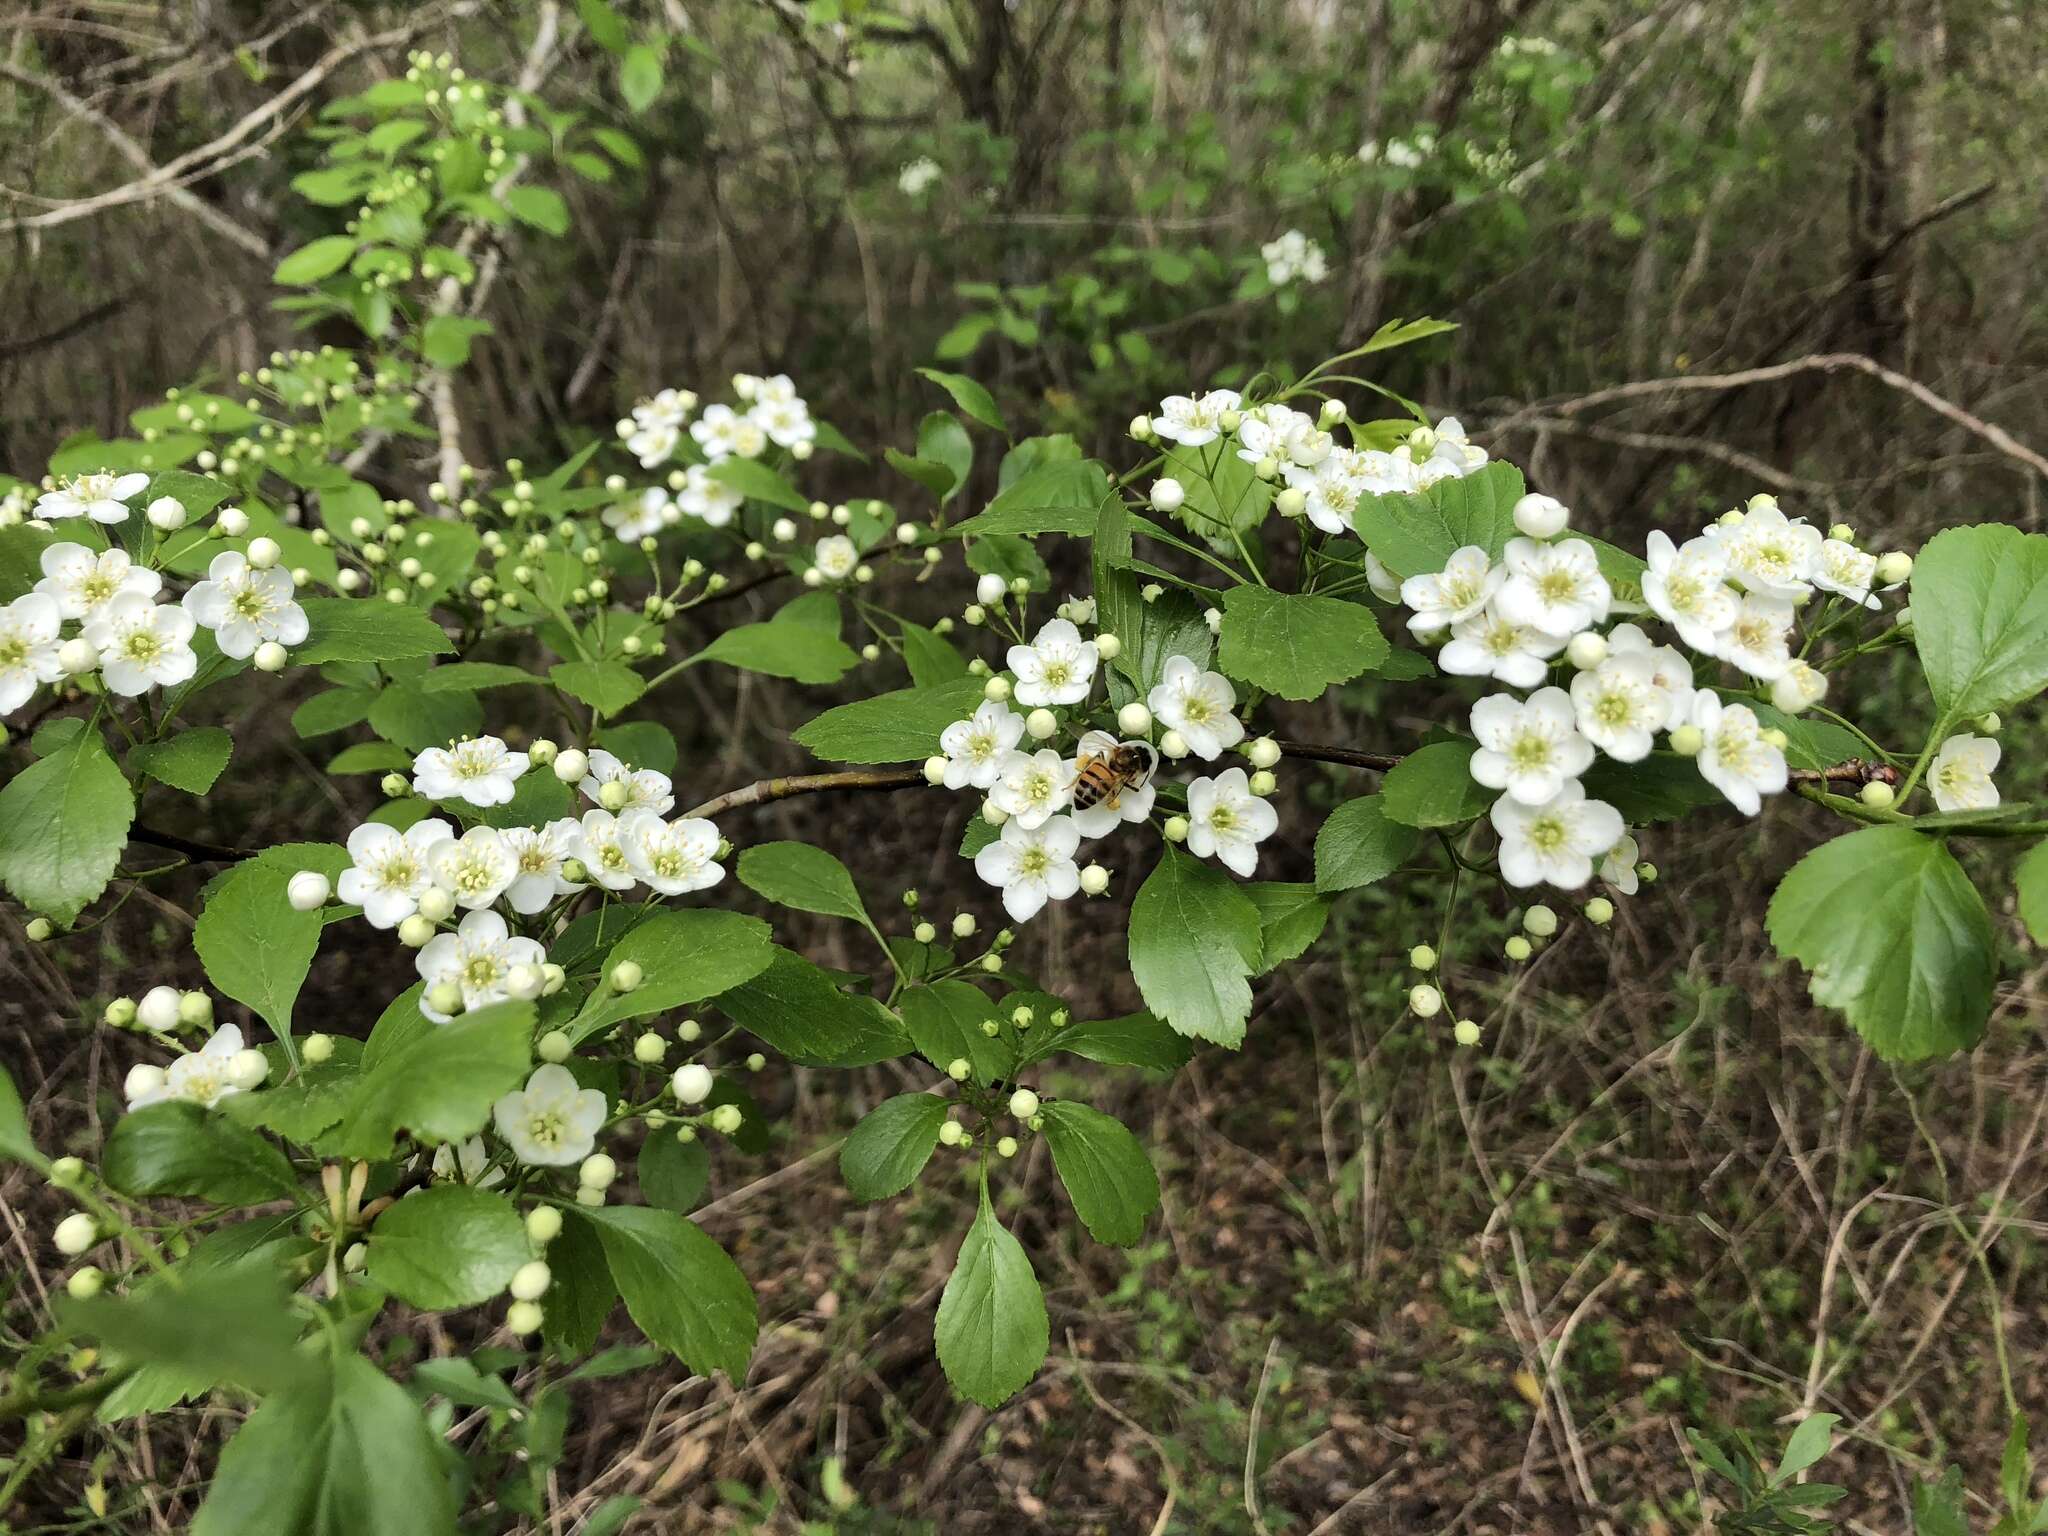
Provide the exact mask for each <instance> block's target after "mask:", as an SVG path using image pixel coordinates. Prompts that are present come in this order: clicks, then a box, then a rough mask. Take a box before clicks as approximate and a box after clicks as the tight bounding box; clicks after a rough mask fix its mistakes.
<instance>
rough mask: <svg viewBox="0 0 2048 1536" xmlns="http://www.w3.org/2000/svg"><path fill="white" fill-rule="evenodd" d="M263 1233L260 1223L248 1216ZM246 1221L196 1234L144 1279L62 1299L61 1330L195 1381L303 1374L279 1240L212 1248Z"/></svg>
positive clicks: (260, 1383) (265, 1384) (126, 1359)
mask: <svg viewBox="0 0 2048 1536" xmlns="http://www.w3.org/2000/svg"><path fill="white" fill-rule="evenodd" d="M245 1227H246V1228H253V1229H255V1232H256V1234H258V1235H259V1236H260V1235H263V1234H267V1233H269V1232H272V1231H274V1230H275V1229H274V1227H271V1226H269V1225H267V1224H266V1223H265V1222H263V1221H261V1220H259V1221H253V1222H248V1223H246V1224H245ZM242 1230H243V1229H242V1228H228V1229H227V1230H226V1231H225V1232H223V1233H219V1234H216V1235H215V1236H213V1237H210V1238H207V1239H204V1240H202V1241H201V1242H200V1243H199V1244H197V1245H195V1246H194V1248H193V1251H192V1252H191V1253H190V1254H189V1255H187V1256H186V1258H185V1259H183V1260H182V1261H181V1262H179V1263H178V1264H176V1265H174V1266H173V1267H172V1268H171V1269H170V1270H169V1271H168V1272H166V1273H164V1274H161V1275H156V1276H152V1277H150V1278H147V1279H144V1280H142V1281H140V1282H139V1283H138V1284H136V1285H135V1286H134V1287H133V1288H132V1289H130V1290H129V1291H128V1292H127V1294H126V1295H123V1296H118V1297H116V1296H111V1295H107V1296H100V1297H97V1298H95V1299H93V1300H92V1301H89V1302H73V1303H69V1304H63V1303H60V1306H62V1311H61V1313H60V1320H61V1322H62V1324H63V1326H64V1331H65V1333H66V1334H67V1335H70V1336H72V1337H76V1336H78V1335H80V1334H85V1335H88V1336H90V1337H93V1338H96V1339H98V1340H99V1341H100V1343H101V1344H102V1345H103V1346H105V1348H106V1350H107V1352H108V1353H109V1354H111V1355H112V1356H114V1357H116V1358H117V1359H118V1360H120V1361H121V1362H123V1363H125V1364H131V1365H141V1366H144V1367H163V1368H164V1369H165V1373H166V1374H170V1373H175V1374H176V1375H177V1376H178V1377H179V1378H181V1379H182V1380H183V1381H185V1382H190V1383H194V1385H193V1387H192V1388H191V1390H197V1391H204V1390H205V1389H206V1388H208V1387H211V1386H214V1385H216V1384H218V1383H231V1384H233V1385H235V1386H238V1387H245V1388H248V1389H251V1390H254V1391H269V1390H271V1389H272V1388H275V1387H279V1386H283V1385H286V1384H288V1383H291V1382H293V1381H296V1380H299V1379H302V1378H303V1377H304V1376H305V1375H306V1373H307V1370H308V1363H307V1361H306V1358H305V1357H304V1356H303V1355H301V1354H300V1353H299V1352H298V1350H297V1349H296V1348H294V1346H295V1345H296V1344H297V1342H298V1337H299V1332H300V1323H299V1320H298V1319H297V1318H295V1317H294V1316H293V1315H292V1313H291V1312H290V1311H289V1310H288V1302H287V1299H286V1298H287V1297H288V1295H289V1293H290V1286H289V1284H288V1282H287V1280H286V1277H285V1272H284V1269H283V1266H282V1265H280V1264H279V1263H278V1262H276V1257H277V1250H276V1249H275V1248H268V1247H259V1248H257V1249H255V1250H253V1251H252V1250H246V1249H241V1250H236V1251H233V1252H232V1253H231V1254H230V1256H228V1257H224V1258H221V1259H218V1260H216V1259H214V1258H212V1257H211V1256H210V1253H209V1249H210V1248H213V1247H215V1245H218V1244H219V1241H220V1238H221V1237H225V1236H228V1235H229V1234H230V1233H233V1234H237V1235H239V1233H240V1232H241V1231H242Z"/></svg>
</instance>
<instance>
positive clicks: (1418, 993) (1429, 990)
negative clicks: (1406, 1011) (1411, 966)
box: [1408, 981, 1444, 1019]
mask: <svg viewBox="0 0 2048 1536" xmlns="http://www.w3.org/2000/svg"><path fill="white" fill-rule="evenodd" d="M1408 1006H1409V1008H1411V1009H1412V1010H1414V1013H1415V1016H1416V1017H1417V1018H1418V1019H1433V1018H1435V1017H1436V1016H1437V1014H1438V1013H1439V1012H1441V1011H1442V1009H1443V1006H1444V995H1443V993H1441V992H1439V991H1437V989H1436V988H1435V987H1432V986H1431V985H1430V984H1429V983H1428V982H1426V981H1425V982H1417V983H1416V984H1415V985H1414V986H1412V987H1410V988H1409V989H1408Z"/></svg>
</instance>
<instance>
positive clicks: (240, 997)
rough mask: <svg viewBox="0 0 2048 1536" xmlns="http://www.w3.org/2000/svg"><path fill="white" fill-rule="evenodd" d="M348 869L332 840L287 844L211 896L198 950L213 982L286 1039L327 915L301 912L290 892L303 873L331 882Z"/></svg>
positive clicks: (231, 876) (236, 872)
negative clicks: (287, 889)
mask: <svg viewBox="0 0 2048 1536" xmlns="http://www.w3.org/2000/svg"><path fill="white" fill-rule="evenodd" d="M348 867H349V858H348V854H347V852H346V851H345V850H343V849H341V848H337V847H335V846H334V845H333V844H331V843H284V844H280V845H279V846H278V847H275V848H267V849H265V850H264V851H263V852H262V853H261V854H260V855H258V856H257V857H256V858H253V859H250V860H247V861H246V862H244V863H242V864H239V865H237V866H236V867H235V868H234V869H233V870H231V871H229V872H228V873H227V874H226V875H224V876H222V877H221V878H220V880H218V881H217V882H216V883H215V884H214V885H212V886H211V887H210V888H209V889H208V892H207V896H206V904H205V906H203V907H201V908H200V911H199V921H198V923H197V924H196V926H195V927H194V928H193V931H192V947H193V949H194V950H196V951H197V952H198V955H199V963H200V964H201V965H203V966H205V967H206V979H207V980H208V981H210V982H212V983H213V985H214V986H215V988H217V989H218V990H219V991H221V992H223V993H225V994H226V995H227V996H229V997H232V998H233V999H234V1000H235V1001H236V1002H238V1003H246V1004H247V1005H248V1006H249V1007H250V1008H252V1009H254V1010H255V1012H256V1013H257V1014H258V1015H259V1016H261V1017H262V1018H263V1020H264V1021H265V1022H266V1023H268V1024H269V1025H270V1028H271V1031H272V1033H274V1034H275V1035H276V1036H277V1037H278V1038H279V1039H284V1038H285V1037H286V1036H288V1035H290V1034H291V1032H292V1006H293V1004H294V1003H296V1002H297V1001H298V996H299V988H300V987H302V986H303V985H305V981H306V973H307V971H309V970H310V969H311V968H312V965H313V955H314V952H315V951H316V950H318V949H319V947H320V933H321V928H322V925H323V920H322V917H321V914H320V913H319V912H317V911H315V912H299V911H295V910H294V909H293V907H292V905H291V903H290V902H289V901H288V900H287V899H286V897H285V887H286V886H287V885H289V884H290V883H291V878H292V876H293V875H295V874H297V873H298V872H299V871H300V870H302V869H311V870H317V871H319V872H320V873H321V874H324V875H326V876H327V877H328V879H330V880H333V879H336V878H338V877H339V876H340V874H341V872H342V871H343V870H344V869H347V868H348Z"/></svg>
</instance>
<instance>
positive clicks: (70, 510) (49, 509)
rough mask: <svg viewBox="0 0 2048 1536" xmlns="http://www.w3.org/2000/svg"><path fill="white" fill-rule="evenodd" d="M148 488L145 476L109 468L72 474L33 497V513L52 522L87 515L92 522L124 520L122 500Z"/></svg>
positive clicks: (125, 515)
mask: <svg viewBox="0 0 2048 1536" xmlns="http://www.w3.org/2000/svg"><path fill="white" fill-rule="evenodd" d="M148 489H149V476H147V475H117V474H115V473H114V472H113V471H111V470H102V471H100V472H99V473H98V474H94V475H74V476H72V477H71V478H70V479H69V480H62V481H59V482H58V485H57V489H55V490H54V491H45V492H43V494H42V495H40V496H38V497H37V498H36V516H37V517H42V518H48V519H50V520H51V521H52V522H54V521H56V520H58V519H60V518H66V517H89V518H91V519H92V520H93V521H94V522H96V523H125V522H127V521H128V508H127V506H126V505H125V503H126V502H128V501H129V500H130V499H131V498H133V497H136V496H140V495H141V494H142V493H143V492H144V491H146V490H148Z"/></svg>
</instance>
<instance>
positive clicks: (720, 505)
mask: <svg viewBox="0 0 2048 1536" xmlns="http://www.w3.org/2000/svg"><path fill="white" fill-rule="evenodd" d="M732 390H733V395H734V397H735V399H736V400H737V401H738V406H737V408H736V407H735V406H733V405H728V404H724V403H714V404H712V405H707V406H705V407H704V410H703V412H702V413H701V414H699V415H697V417H696V420H694V421H692V420H691V419H690V418H691V416H692V414H693V413H695V412H696V411H697V407H698V405H699V404H700V403H701V402H700V400H699V397H698V395H697V393H696V391H694V390H688V389H664V390H661V391H660V392H658V393H656V394H654V395H652V396H650V397H648V398H647V399H645V400H642V401H641V402H640V403H639V404H638V405H636V406H634V407H633V411H632V414H631V415H630V416H628V417H626V418H625V419H623V420H621V421H620V422H619V423H618V427H617V432H618V436H619V439H620V441H621V442H623V443H624V444H625V447H626V451H627V452H628V453H630V454H632V455H633V456H634V457H635V458H636V459H638V460H639V461H640V464H641V467H642V468H644V469H658V468H659V467H660V466H662V465H664V464H668V463H670V462H671V461H672V460H674V459H676V458H677V457H678V456H681V455H687V456H692V457H691V462H687V463H682V464H678V465H677V466H676V467H675V468H673V469H671V470H670V471H669V472H668V474H667V476H666V478H665V479H664V480H663V482H662V483H661V484H658V485H651V486H646V487H644V488H642V489H638V490H633V489H628V488H626V486H625V482H624V480H623V478H620V479H617V480H614V481H612V482H610V484H611V486H612V488H613V489H614V490H616V491H618V492H619V495H620V499H619V500H618V501H616V502H614V503H613V504H612V505H611V506H609V507H606V508H605V509H604V510H603V511H602V512H601V513H600V514H599V516H600V518H601V520H602V521H603V523H604V525H605V526H606V527H608V528H610V529H611V530H612V531H613V533H615V534H616V535H617V536H618V537H619V538H620V539H621V540H624V541H626V542H628V543H637V542H639V541H640V540H642V539H647V538H652V537H654V536H655V535H656V534H658V533H660V532H661V531H662V530H663V529H665V528H673V527H676V526H678V525H679V524H681V523H682V522H683V521H684V520H685V519H695V520H696V521H698V522H701V523H703V524H705V525H706V526H707V527H711V528H724V527H726V526H728V525H729V524H730V523H731V522H732V520H733V517H734V516H735V514H737V513H738V511H739V510H740V507H741V506H742V505H743V504H744V502H745V501H746V492H745V491H743V490H742V489H740V487H739V486H737V485H735V484H733V483H732V482H730V481H727V480H724V479H722V478H720V477H719V476H718V475H716V474H714V473H713V470H714V469H716V467H717V466H718V465H720V464H723V463H725V462H726V461H727V460H728V459H758V458H760V457H762V455H764V454H766V453H767V452H768V450H769V449H770V447H771V446H772V447H776V448H781V449H785V450H787V451H788V453H789V455H790V456H791V457H792V458H796V459H807V458H809V457H810V456H811V453H812V451H813V449H814V448H815V446H816V444H817V438H818V424H817V422H816V421H814V420H813V419H812V418H811V410H810V406H809V405H808V404H807V403H806V402H805V400H804V398H803V396H801V395H799V394H798V393H797V391H796V385H795V384H794V383H793V382H792V381H791V379H790V377H789V375H788V374H784V373H778V374H773V375H770V376H769V377H766V378H763V377H761V376H759V375H756V374H751V373H740V374H735V375H733V379H732ZM686 443H687V446H685V445H686Z"/></svg>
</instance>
